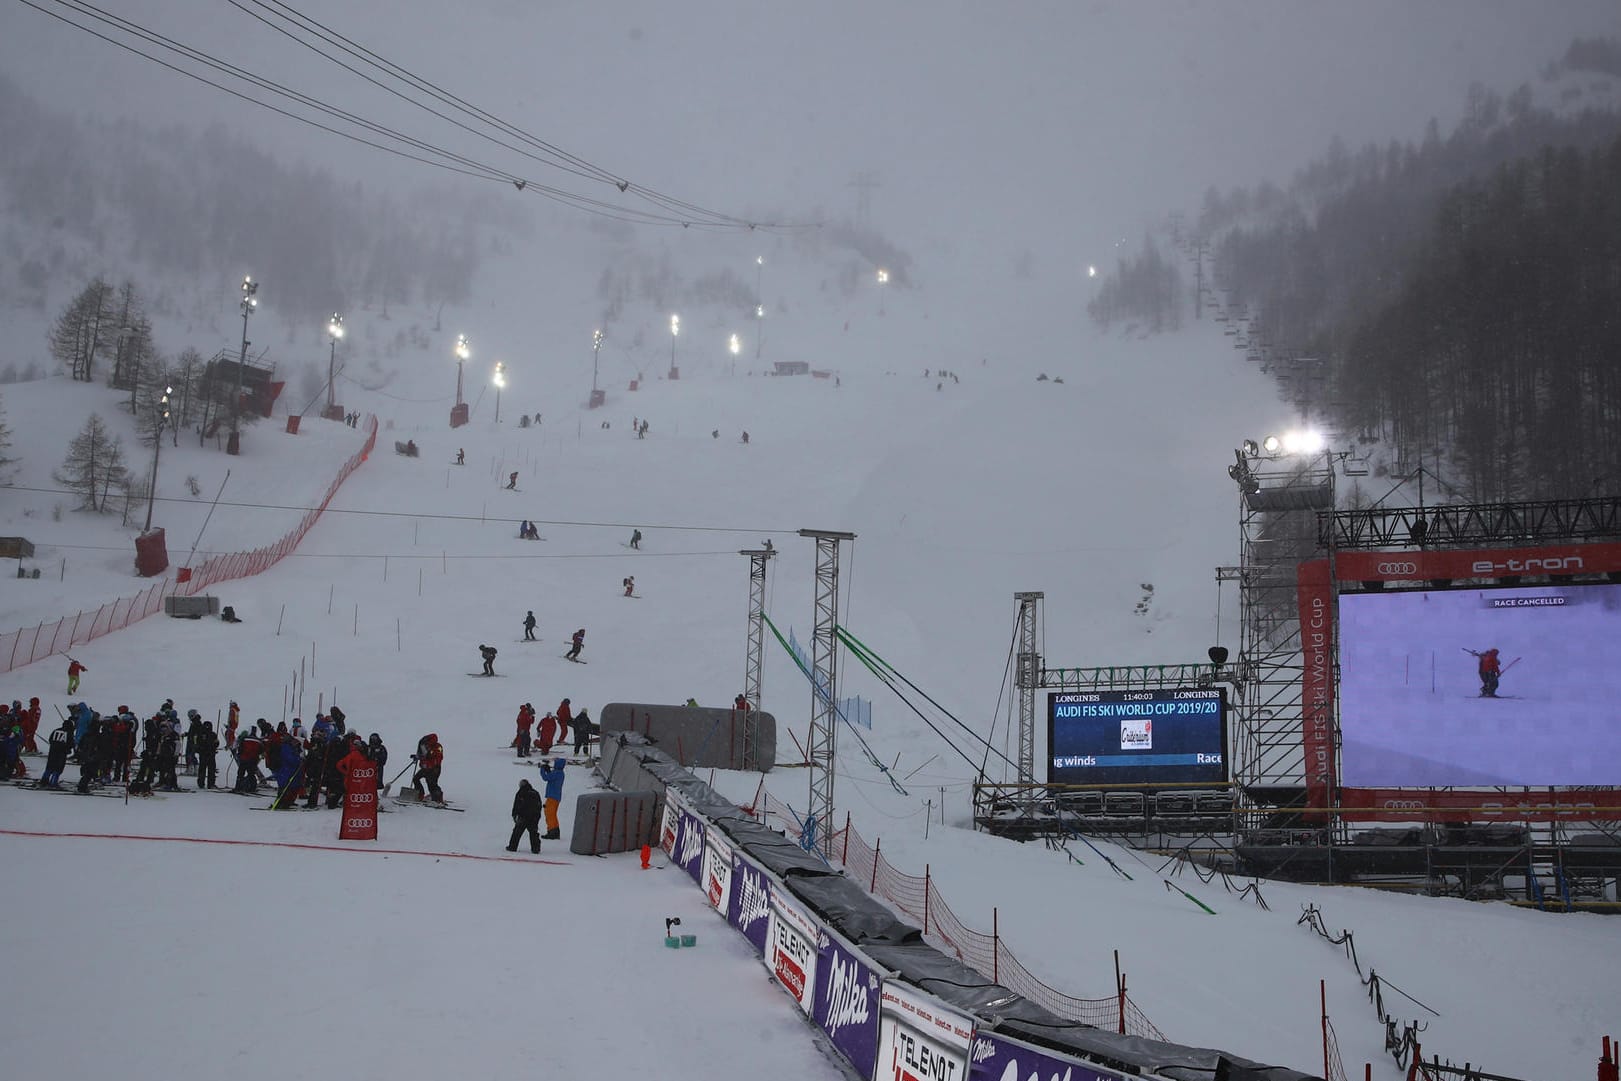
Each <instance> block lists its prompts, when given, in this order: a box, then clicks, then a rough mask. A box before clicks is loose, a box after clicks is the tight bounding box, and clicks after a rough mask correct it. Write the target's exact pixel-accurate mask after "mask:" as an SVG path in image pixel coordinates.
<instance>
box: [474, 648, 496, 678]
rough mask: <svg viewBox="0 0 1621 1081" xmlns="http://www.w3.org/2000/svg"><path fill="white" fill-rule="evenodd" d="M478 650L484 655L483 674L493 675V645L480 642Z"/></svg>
mask: <svg viewBox="0 0 1621 1081" xmlns="http://www.w3.org/2000/svg"><path fill="white" fill-rule="evenodd" d="M478 651H479V652H480V653H482V654H483V655H484V674H485V675H487V676H493V675H495V653H496V650H495V647H494V646H486V645H484V644H483V643H480V644H479V647H478Z"/></svg>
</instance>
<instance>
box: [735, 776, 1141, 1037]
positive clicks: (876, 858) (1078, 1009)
mask: <svg viewBox="0 0 1621 1081" xmlns="http://www.w3.org/2000/svg"><path fill="white" fill-rule="evenodd" d="M756 811H757V813H758V814H759V815H760V816H761V818H763V819H766V820H768V821H769V820H772V819H775V820H776V824H779V825H782V826H784V827H785V828H787V829H788V830H789V832H791V833H794V834H797V833H798V832H799V819H798V816H797V815H795V814H794V813H793V811H792V810H791V809H790V808H789V807H788V806H787V805H786V804H784V803H782V802H781V801H780V800H777V799H775V798H774V797H773V796H772V795H771V794H770V793H769V792H765V793H762V795H761V799H760V802H759V805H758V806H757V807H756ZM882 846H883V839H882V838H879V839H878V842H877V843H876V844H872V845H869V844H868V843H867V842H866V840H865V839H864V838H863V837H862V836H861V835H860V834H859V833H857V832H856V830H855V827H853V826H851V825H849V824H848V823H846V825H845V827H844V829H842V830H839V831H836V832H835V833H834V834H833V835H832V836H831V837H830V838H829V839H828V850H829V851H830V852H831V853H832V855H833V857H834V859H835V860H836V862H838V863H840V864H841V865H842V866H843V867H844V871H845V874H847V875H848V876H849V877H850V879H851V880H852V881H854V882H855V883H857V884H858V885H860V886H861V887H862V888H863V889H865V890H866V891H867V892H868V893H870V894H872V895H873V896H874V897H879V898H882V899H883V900H885V901H887V902H889V903H890V904H891V905H893V906H895V908H897V909H899V910H900V911H901V912H902V913H904V914H905V915H907V916H910V917H911V918H912V919H914V920H916V921H918V922H919V923H920V924H922V926H923V937H924V938H925V939H927V940H928V941H929V942H930V944H931V945H933V946H935V947H936V948H937V949H940V950H942V951H943V952H945V953H949V954H951V955H952V956H954V957H956V958H957V959H958V960H960V961H961V962H962V963H963V964H965V965H967V966H968V967H970V968H972V969H973V970H974V971H976V972H978V973H979V974H980V975H982V976H984V977H986V978H987V979H989V980H991V981H993V982H994V983H998V984H1000V985H1001V986H1003V987H1006V988H1007V989H1008V990H1010V991H1014V992H1016V993H1017V994H1020V995H1022V996H1024V997H1025V998H1026V999H1029V1000H1030V1001H1031V1002H1034V1003H1036V1004H1037V1005H1039V1006H1042V1007H1044V1008H1046V1009H1048V1010H1050V1011H1052V1012H1053V1013H1055V1014H1057V1015H1058V1016H1060V1017H1065V1018H1069V1019H1070V1020H1073V1021H1079V1022H1081V1023H1082V1024H1086V1025H1092V1026H1095V1027H1097V1028H1102V1029H1108V1030H1110V1031H1114V1032H1125V1033H1129V1034H1130V1035H1133V1036H1143V1037H1147V1038H1149V1039H1154V1040H1163V1039H1165V1034H1164V1033H1162V1032H1160V1030H1159V1029H1158V1028H1157V1027H1155V1025H1154V1023H1153V1022H1152V1021H1150V1020H1149V1019H1148V1018H1147V1017H1146V1016H1145V1015H1144V1014H1143V1012H1142V1010H1141V1009H1139V1008H1138V1006H1137V1004H1136V1003H1135V1002H1133V1001H1132V1000H1131V996H1130V995H1126V994H1122V993H1118V992H1117V993H1116V994H1114V995H1111V996H1109V997H1108V998H1077V997H1075V996H1074V995H1066V994H1064V993H1063V992H1062V991H1059V990H1058V989H1057V988H1055V987H1052V986H1049V985H1048V984H1045V983H1043V982H1041V980H1039V979H1037V978H1036V977H1035V975H1034V974H1032V973H1031V972H1030V970H1029V969H1027V968H1025V967H1024V965H1023V964H1021V963H1020V961H1019V959H1018V958H1017V957H1015V956H1014V955H1013V951H1012V950H1010V949H1009V948H1008V946H1007V943H1005V942H1003V941H1002V937H1001V934H1000V933H999V932H998V931H997V930H995V928H994V919H993V929H992V931H991V933H990V934H986V933H985V932H983V931H976V930H974V929H972V928H970V927H969V926H968V925H967V924H965V923H963V922H962V920H961V919H959V918H958V916H957V914H956V913H955V912H953V911H952V910H951V907H950V906H949V905H947V904H946V902H945V898H944V897H942V896H941V895H940V890H939V888H938V887H937V886H936V885H935V883H934V876H933V875H932V874H930V873H929V870H928V868H927V867H925V868H924V873H923V875H922V876H921V877H919V876H917V875H909V874H906V873H904V872H902V871H900V870H899V869H897V868H896V867H895V865H894V864H892V863H890V862H889V861H888V860H887V859H885V858H884V855H883V852H882V851H881V848H882Z"/></svg>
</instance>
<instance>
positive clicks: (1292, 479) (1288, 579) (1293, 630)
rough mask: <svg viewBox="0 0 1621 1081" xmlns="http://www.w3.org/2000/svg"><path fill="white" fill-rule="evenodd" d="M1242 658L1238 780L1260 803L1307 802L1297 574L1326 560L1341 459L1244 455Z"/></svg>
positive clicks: (1239, 470) (1239, 473)
mask: <svg viewBox="0 0 1621 1081" xmlns="http://www.w3.org/2000/svg"><path fill="white" fill-rule="evenodd" d="M1238 461H1239V464H1238V466H1236V467H1234V469H1233V470H1231V471H1230V474H1231V475H1232V477H1233V479H1234V481H1235V482H1237V484H1238V488H1239V540H1240V545H1239V572H1238V593H1239V607H1240V633H1239V650H1238V660H1237V664H1236V669H1237V673H1238V683H1239V686H1240V687H1241V689H1242V693H1241V694H1240V695H1238V696H1237V700H1236V701H1235V702H1234V711H1233V713H1234V723H1235V725H1236V728H1237V739H1236V741H1235V756H1234V759H1235V760H1234V763H1233V765H1234V772H1233V779H1234V780H1235V781H1236V782H1237V783H1238V785H1239V786H1240V788H1241V789H1242V790H1243V791H1244V792H1245V794H1246V795H1247V796H1248V797H1249V798H1250V799H1251V800H1253V801H1256V802H1260V803H1274V804H1275V803H1294V802H1298V800H1299V798H1300V794H1302V793H1303V792H1304V789H1305V784H1306V762H1305V747H1304V739H1303V736H1304V724H1305V718H1304V715H1303V713H1302V703H1301V687H1302V682H1303V677H1304V654H1303V652H1302V649H1301V637H1300V600H1299V583H1298V580H1297V572H1296V568H1297V567H1298V566H1299V564H1301V563H1303V562H1305V561H1306V560H1309V559H1311V558H1313V557H1314V556H1315V555H1316V553H1317V515H1318V514H1319V513H1321V512H1331V511H1333V509H1334V473H1335V469H1334V463H1335V456H1334V454H1332V453H1330V452H1322V453H1319V454H1316V455H1313V456H1312V457H1309V458H1302V457H1299V456H1288V457H1278V456H1272V455H1267V454H1259V453H1251V454H1244V453H1242V452H1240V454H1239V460H1238Z"/></svg>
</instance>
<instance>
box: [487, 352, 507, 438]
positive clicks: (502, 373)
mask: <svg viewBox="0 0 1621 1081" xmlns="http://www.w3.org/2000/svg"><path fill="white" fill-rule="evenodd" d="M490 382H492V383H494V384H495V423H497V424H500V423H501V388H502V387H504V386H506V385H507V366H506V365H505V364H502V363H501V362H500V361H499V360H498V361H496V362H495V374H494V375H492V376H490Z"/></svg>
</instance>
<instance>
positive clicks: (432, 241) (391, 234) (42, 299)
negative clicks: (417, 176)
mask: <svg viewBox="0 0 1621 1081" xmlns="http://www.w3.org/2000/svg"><path fill="white" fill-rule="evenodd" d="M0 145H3V146H4V147H5V148H6V151H5V153H4V154H3V155H0V215H3V219H4V224H3V239H4V242H5V245H6V250H7V252H8V255H9V256H10V258H8V259H7V261H6V264H5V266H4V267H0V307H21V308H32V309H34V310H37V311H45V310H47V309H49V308H52V307H54V306H56V305H57V304H59V303H60V302H61V301H62V300H64V299H65V298H64V297H62V296H59V295H55V294H53V293H52V292H51V289H52V287H53V285H54V286H56V287H58V288H60V287H62V286H63V284H64V283H67V282H71V283H72V288H75V289H77V288H78V287H79V286H80V284H82V282H83V281H84V280H86V279H88V278H90V277H93V276H94V275H96V274H99V273H102V272H103V270H104V268H106V267H116V268H119V270H118V273H120V274H123V273H136V272H139V271H150V272H154V273H155V274H157V275H158V276H162V277H184V278H188V279H209V278H217V279H218V281H219V283H220V286H221V290H222V292H223V295H224V297H225V300H224V303H223V304H222V305H220V307H221V308H222V310H225V311H227V312H228V311H229V310H230V309H231V307H232V306H233V305H234V303H235V298H234V296H233V295H232V294H233V293H234V291H235V289H236V287H237V283H238V282H239V281H240V280H241V277H242V274H243V270H244V268H248V269H250V270H251V272H252V273H253V274H254V275H255V277H257V278H258V279H259V280H261V281H264V282H267V283H269V282H274V283H275V297H276V307H277V310H278V311H280V312H283V313H285V314H286V315H287V316H289V317H290V318H291V319H292V320H294V321H300V322H306V323H310V324H312V325H321V324H324V323H325V321H326V318H327V316H328V315H330V314H331V312H333V311H334V310H350V309H353V308H356V307H359V306H363V305H364V306H370V307H379V308H383V309H384V310H386V309H387V307H388V306H389V305H391V304H396V305H400V304H408V303H420V304H423V305H425V306H435V305H439V304H443V303H452V304H454V303H458V302H460V301H463V300H465V299H466V297H467V296H468V292H469V290H470V288H471V286H472V281H473V274H474V271H475V270H476V268H477V263H478V247H477V239H476V234H475V231H474V230H473V229H471V228H469V227H467V223H465V222H451V221H447V220H445V219H444V218H443V217H442V216H441V215H439V214H429V213H425V212H423V210H424V208H423V207H421V206H417V205H411V206H407V205H405V204H404V203H402V202H401V201H400V200H398V199H396V198H394V197H392V196H390V195H387V194H385V193H382V192H379V191H376V190H372V189H368V188H367V187H365V186H363V185H361V184H358V183H352V182H348V183H346V182H340V180H338V179H337V178H336V177H334V176H333V175H332V174H330V173H327V172H324V171H320V170H316V169H311V168H308V167H306V166H302V165H288V164H285V163H283V162H281V161H278V160H277V159H276V158H275V157H273V156H271V155H269V154H267V153H265V152H264V151H262V150H259V149H257V148H255V147H253V146H252V145H250V144H249V143H247V142H245V141H243V140H242V139H239V138H237V137H236V136H235V135H233V134H232V133H230V132H229V131H227V130H226V129H224V128H223V127H220V126H218V125H215V126H213V127H210V128H208V129H205V130H204V131H202V132H200V133H192V132H189V131H183V130H181V129H179V128H175V127H164V128H158V127H149V126H147V125H145V124H141V123H135V122H130V121H124V120H120V121H111V120H105V119H91V120H88V121H82V122H81V121H79V120H76V119H74V118H72V117H69V116H66V115H63V114H58V113H54V112H52V111H50V110H49V109H47V108H45V107H44V106H42V105H41V104H40V103H39V102H37V101H35V100H34V99H33V98H31V97H30V96H29V95H28V94H27V93H26V92H25V91H24V90H23V89H22V88H20V87H18V86H17V85H15V84H14V83H12V82H11V81H9V80H7V79H5V78H4V77H3V76H0ZM457 205H458V206H461V207H466V206H467V203H466V202H465V201H463V202H461V203H458V204H457ZM151 301H152V304H153V306H154V308H155V309H163V308H165V306H166V305H167V304H168V303H169V302H168V300H167V298H165V297H163V296H161V295H154V296H153V297H152V298H151ZM180 306H181V305H179V304H178V302H176V307H177V308H178V307H180ZM171 314H175V315H182V316H190V315H192V314H193V313H192V312H190V311H185V310H175V311H173V312H171Z"/></svg>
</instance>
